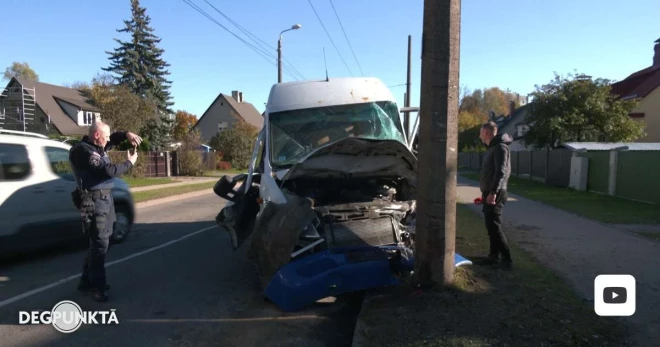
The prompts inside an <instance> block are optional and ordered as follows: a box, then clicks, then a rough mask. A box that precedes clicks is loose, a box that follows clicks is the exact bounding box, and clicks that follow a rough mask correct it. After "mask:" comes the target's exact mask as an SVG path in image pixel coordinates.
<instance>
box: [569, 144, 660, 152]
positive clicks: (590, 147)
mask: <svg viewBox="0 0 660 347" xmlns="http://www.w3.org/2000/svg"><path fill="white" fill-rule="evenodd" d="M561 146H562V147H565V148H568V149H570V150H572V151H579V150H586V151H611V150H613V149H616V148H621V147H628V148H627V150H629V151H660V143H654V142H566V143H562V145H561Z"/></svg>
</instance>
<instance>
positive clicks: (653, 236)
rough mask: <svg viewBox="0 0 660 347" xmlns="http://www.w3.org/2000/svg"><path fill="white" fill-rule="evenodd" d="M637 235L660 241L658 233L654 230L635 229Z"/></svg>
mask: <svg viewBox="0 0 660 347" xmlns="http://www.w3.org/2000/svg"><path fill="white" fill-rule="evenodd" d="M636 233H637V234H639V235H642V236H644V237H648V238H649V239H652V240H656V241H660V233H658V232H654V231H637V232H636Z"/></svg>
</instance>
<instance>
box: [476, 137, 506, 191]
mask: <svg viewBox="0 0 660 347" xmlns="http://www.w3.org/2000/svg"><path fill="white" fill-rule="evenodd" d="M511 142H513V139H512V138H511V136H509V134H506V133H501V134H497V135H495V137H494V138H493V139H492V140H491V141H490V144H489V145H488V150H487V151H486V155H484V161H483V163H482V166H481V181H480V186H481V192H482V193H484V194H491V193H492V194H497V193H498V192H499V191H500V190H506V189H507V183H508V181H509V175H511V156H510V152H509V144H511Z"/></svg>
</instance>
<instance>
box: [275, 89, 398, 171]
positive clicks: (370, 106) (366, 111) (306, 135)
mask: <svg viewBox="0 0 660 347" xmlns="http://www.w3.org/2000/svg"><path fill="white" fill-rule="evenodd" d="M269 126H270V149H271V150H270V162H271V164H272V165H273V167H280V168H281V167H288V166H291V165H293V164H294V163H295V162H297V161H298V160H300V159H301V158H303V157H305V156H306V155H307V154H309V153H310V152H312V151H314V150H315V149H317V148H319V147H322V146H325V145H327V144H329V143H332V142H336V141H339V140H342V139H345V138H347V137H359V138H364V139H374V140H396V141H399V142H401V143H403V144H405V143H406V142H405V140H404V135H403V127H402V126H401V120H400V118H399V112H398V107H397V105H396V103H394V102H391V101H381V102H368V103H359V104H349V105H338V106H326V107H317V108H308V109H302V110H292V111H283V112H276V113H271V114H270V115H269Z"/></svg>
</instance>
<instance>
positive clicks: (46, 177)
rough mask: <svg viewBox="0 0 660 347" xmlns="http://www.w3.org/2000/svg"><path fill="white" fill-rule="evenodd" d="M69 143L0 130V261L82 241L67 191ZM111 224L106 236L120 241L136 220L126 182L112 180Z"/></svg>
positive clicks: (71, 187)
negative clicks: (113, 203) (112, 219)
mask: <svg viewBox="0 0 660 347" xmlns="http://www.w3.org/2000/svg"><path fill="white" fill-rule="evenodd" d="M70 148H71V145H69V144H66V143H62V142H59V141H55V140H51V139H48V138H47V137H46V136H43V135H40V134H34V133H24V132H17V131H8V130H2V129H0V257H4V256H10V255H16V254H18V253H23V252H31V251H35V250H40V249H44V248H49V247H51V246H54V245H57V244H62V243H65V242H67V241H73V240H76V239H80V238H82V237H84V235H83V234H82V226H81V222H80V212H79V211H78V210H77V209H76V208H75V207H74V205H73V202H72V200H71V192H72V191H73V190H74V189H75V187H76V183H75V180H74V177H73V173H72V171H71V166H70V164H69V149H70ZM112 196H113V198H114V202H115V211H116V216H117V219H116V222H115V224H114V227H113V228H114V232H113V235H112V238H111V242H112V243H120V242H122V241H124V239H125V238H126V237H127V236H128V235H129V233H130V231H131V227H132V225H133V222H134V220H135V204H134V202H133V196H132V195H131V191H130V189H129V187H128V184H126V182H124V181H123V180H121V179H118V178H115V187H114V188H113V189H112Z"/></svg>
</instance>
